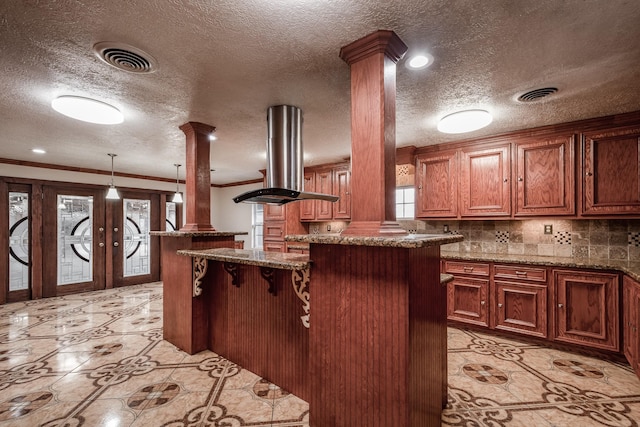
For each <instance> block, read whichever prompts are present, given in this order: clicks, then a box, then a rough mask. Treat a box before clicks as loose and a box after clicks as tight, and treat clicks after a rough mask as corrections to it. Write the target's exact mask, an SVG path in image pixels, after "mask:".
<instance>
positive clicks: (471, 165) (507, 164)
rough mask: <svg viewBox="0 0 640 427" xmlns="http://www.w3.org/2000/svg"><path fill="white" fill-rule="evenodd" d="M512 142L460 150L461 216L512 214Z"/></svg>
mask: <svg viewBox="0 0 640 427" xmlns="http://www.w3.org/2000/svg"><path fill="white" fill-rule="evenodd" d="M509 154H510V144H504V145H498V146H493V147H488V148H481V149H478V148H473V147H469V148H463V149H461V150H460V174H461V177H460V216H461V217H487V216H492V217H500V216H509V215H511V183H510V176H511V157H510V155H509Z"/></svg>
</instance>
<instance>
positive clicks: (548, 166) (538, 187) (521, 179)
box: [514, 135, 575, 216]
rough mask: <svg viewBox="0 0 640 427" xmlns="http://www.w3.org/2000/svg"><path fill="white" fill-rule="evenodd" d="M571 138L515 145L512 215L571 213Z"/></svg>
mask: <svg viewBox="0 0 640 427" xmlns="http://www.w3.org/2000/svg"><path fill="white" fill-rule="evenodd" d="M574 145H575V143H574V136H573V135H568V136H562V137H556V138H549V139H540V140H536V141H528V142H516V143H515V144H514V146H515V156H516V158H515V161H514V167H515V170H514V178H515V187H516V189H515V196H516V197H515V204H514V216H532V215H573V214H575V201H574V200H575V185H574V183H575V179H574V163H575V160H574V150H573V147H574Z"/></svg>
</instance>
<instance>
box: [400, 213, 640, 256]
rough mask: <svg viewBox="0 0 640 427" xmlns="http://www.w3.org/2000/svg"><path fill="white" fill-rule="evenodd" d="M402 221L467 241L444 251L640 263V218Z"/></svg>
mask: <svg viewBox="0 0 640 427" xmlns="http://www.w3.org/2000/svg"><path fill="white" fill-rule="evenodd" d="M398 222H399V223H400V225H402V227H404V228H405V229H406V230H407V231H409V232H411V233H420V234H432V233H444V229H445V226H447V227H448V230H449V231H448V232H449V233H455V234H461V235H463V236H464V241H462V242H460V243H453V244H450V245H446V246H443V249H448V250H460V251H463V252H484V253H508V254H524V255H542V256H573V257H577V258H595V259H611V260H632V261H636V260H640V219H629V220H627V219H616V220H545V219H535V220H533V219H532V220H522V221H443V220H439V221H398ZM549 225H550V226H551V231H552V232H551V234H545V228H548V227H545V226H549Z"/></svg>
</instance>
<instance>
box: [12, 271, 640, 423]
mask: <svg viewBox="0 0 640 427" xmlns="http://www.w3.org/2000/svg"><path fill="white" fill-rule="evenodd" d="M161 326H162V286H161V284H160V283H150V284H145V285H139V286H132V287H129V288H124V289H118V290H107V291H99V292H93V293H86V294H79V295H73V296H66V297H59V298H50V299H43V300H37V301H29V302H25V303H13V304H6V305H3V306H0V426H4V425H7V426H29V427H31V426H108V427H116V426H172V427H177V426H288V427H295V426H308V425H309V423H308V419H309V410H308V405H307V404H306V403H305V402H304V401H302V400H300V399H298V398H297V397H295V396H293V395H291V394H289V393H287V392H286V391H284V390H281V389H280V388H278V387H276V386H275V385H273V384H269V383H268V382H266V381H264V380H261V379H260V378H259V377H257V376H256V375H254V374H252V373H251V372H249V371H246V370H244V369H242V368H241V367H240V366H238V365H235V364H233V363H231V362H229V361H227V360H224V359H223V358H221V357H219V356H217V355H216V354H214V353H212V352H209V351H206V352H202V353H199V354H196V355H193V356H189V355H187V354H185V353H183V352H181V351H179V350H178V349H176V348H175V347H174V346H173V345H171V344H169V343H167V342H165V341H163V340H162V329H161ZM639 422H640V380H638V379H637V378H636V376H635V375H634V374H633V372H632V371H631V369H630V367H629V366H628V365H625V364H618V363H612V362H608V361H604V360H599V359H595V358H591V357H586V356H583V355H579V354H575V353H567V352H562V351H559V350H552V349H547V348H544V347H541V346H538V345H531V344H527V343H523V342H518V341H515V340H507V339H504V338H500V337H494V336H490V335H486V334H481V333H477V332H472V331H467V330H461V329H454V328H450V329H449V407H448V408H447V409H446V410H445V411H444V414H443V418H442V425H443V426H465V427H471V426H491V427H496V426H543V427H550V426H557V427H560V426H580V427H588V426H616V427H617V426H638V425H639V424H638V423H639ZM321 427H325V426H321Z"/></svg>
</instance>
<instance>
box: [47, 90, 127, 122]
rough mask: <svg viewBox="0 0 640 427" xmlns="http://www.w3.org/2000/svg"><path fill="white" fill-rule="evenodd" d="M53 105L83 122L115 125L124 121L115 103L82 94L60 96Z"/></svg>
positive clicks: (54, 107) (66, 114) (68, 115)
mask: <svg viewBox="0 0 640 427" xmlns="http://www.w3.org/2000/svg"><path fill="white" fill-rule="evenodd" d="M51 107H52V108H53V109H54V110H56V111H57V112H58V113H60V114H64V115H65V116H67V117H71V118H72V119H76V120H82V121H83V122H89V123H97V124H101V125H115V124H118V123H122V122H123V121H124V116H123V115H122V113H121V112H120V110H118V109H117V108H116V107H114V106H113V105H110V104H107V103H105V102H102V101H98V100H95V99H91V98H84V97H82V96H73V95H63V96H59V97H57V98H56V99H54V100H53V101H52V102H51Z"/></svg>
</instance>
